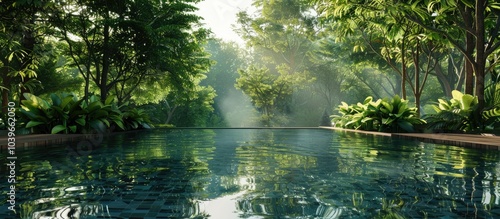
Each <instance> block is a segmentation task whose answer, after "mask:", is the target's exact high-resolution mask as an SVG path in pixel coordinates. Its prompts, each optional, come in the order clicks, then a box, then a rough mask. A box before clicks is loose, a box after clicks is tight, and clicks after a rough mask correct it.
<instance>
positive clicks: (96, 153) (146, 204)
mask: <svg viewBox="0 0 500 219" xmlns="http://www.w3.org/2000/svg"><path fill="white" fill-rule="evenodd" d="M94 143H95V145H94V146H90V144H86V143H85V144H84V143H82V142H80V144H78V143H74V144H70V145H53V146H50V147H38V148H30V149H28V150H26V149H22V148H18V149H17V153H18V156H17V157H18V159H17V165H18V166H17V170H18V171H17V172H16V175H17V179H18V183H17V184H16V187H17V188H18V190H17V191H16V201H17V203H16V204H17V205H18V208H17V212H18V215H17V216H16V217H22V218H224V219H225V218H328V219H329V218H426V217H427V218H500V182H499V181H500V161H499V160H500V159H499V158H500V152H499V151H491V150H490V151H488V150H477V149H469V148H461V147H454V146H446V145H436V144H428V143H420V142H416V141H407V140H394V139H390V138H387V137H374V136H365V135H360V134H354V133H341V132H334V131H331V130H319V129H157V130H151V131H145V132H138V133H133V134H131V133H127V134H118V135H114V136H111V137H108V138H106V139H103V140H101V139H97V140H95V141H94ZM0 159H2V160H4V161H6V155H5V151H2V155H1V157H0ZM7 170H8V169H7V166H6V165H4V166H2V168H1V175H2V179H1V183H0V185H1V189H2V190H1V191H2V192H3V194H4V197H7V195H6V193H7V192H8V189H7V186H8V185H9V184H8V183H7V178H6V175H7ZM2 204H3V206H4V207H3V208H2V209H0V218H8V216H9V215H11V213H10V211H9V210H8V209H7V206H8V203H6V200H3V201H2Z"/></svg>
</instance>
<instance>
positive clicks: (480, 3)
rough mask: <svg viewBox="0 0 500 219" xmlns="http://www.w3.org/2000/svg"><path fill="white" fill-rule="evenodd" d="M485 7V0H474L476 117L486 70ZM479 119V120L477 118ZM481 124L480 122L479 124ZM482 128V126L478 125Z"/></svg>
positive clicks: (480, 102)
mask: <svg viewBox="0 0 500 219" xmlns="http://www.w3.org/2000/svg"><path fill="white" fill-rule="evenodd" d="M485 8H486V1H485V0H476V36H477V38H476V69H475V70H476V71H475V73H476V96H477V100H478V109H477V114H476V116H477V117H476V119H480V116H481V112H482V110H483V108H484V105H485V102H484V76H485V71H486V58H487V54H486V50H485V49H486V48H485V45H484V44H485V39H484V36H485V30H484V19H485V17H484V11H485ZM477 121H479V120H477ZM479 125H480V126H482V124H479ZM480 128H482V127H480Z"/></svg>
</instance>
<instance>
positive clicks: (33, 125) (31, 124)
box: [26, 121, 45, 128]
mask: <svg viewBox="0 0 500 219" xmlns="http://www.w3.org/2000/svg"><path fill="white" fill-rule="evenodd" d="M42 124H45V122H39V121H29V122H28V123H26V128H31V127H35V126H37V125H42Z"/></svg>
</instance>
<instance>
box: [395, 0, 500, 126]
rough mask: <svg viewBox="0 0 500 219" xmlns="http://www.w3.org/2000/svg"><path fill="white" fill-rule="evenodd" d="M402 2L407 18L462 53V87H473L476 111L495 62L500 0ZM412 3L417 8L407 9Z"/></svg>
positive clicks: (482, 103) (499, 44)
mask: <svg viewBox="0 0 500 219" xmlns="http://www.w3.org/2000/svg"><path fill="white" fill-rule="evenodd" d="M403 6H404V7H402V8H404V9H406V11H407V13H406V17H407V19H409V20H411V21H413V22H415V23H417V24H419V25H421V26H422V27H424V28H426V29H428V30H430V31H432V32H434V33H437V34H439V35H440V36H442V37H443V38H444V39H445V40H447V41H448V42H449V43H451V44H452V45H453V46H454V47H455V48H457V49H458V50H459V51H461V52H462V53H463V54H464V56H465V59H466V62H465V70H466V75H467V76H466V90H465V91H466V93H468V94H472V90H474V94H475V95H476V96H477V98H478V102H479V104H478V108H479V110H478V112H477V113H478V114H479V113H480V111H481V110H482V109H483V108H484V104H485V98H484V88H485V77H486V75H487V74H488V73H489V72H490V69H493V68H494V66H495V65H496V64H497V63H498V61H497V58H496V57H495V55H496V51H498V48H499V47H500V37H499V36H500V3H499V2H498V1H494V0H477V1H472V2H471V1H466V0H453V1H415V3H414V4H413V5H411V6H408V5H403ZM415 7H420V10H410V9H412V8H415ZM422 9H424V10H422ZM489 60H494V61H493V62H488V61H489ZM473 76H475V84H474V89H473V88H472V78H473ZM477 116H478V115H477Z"/></svg>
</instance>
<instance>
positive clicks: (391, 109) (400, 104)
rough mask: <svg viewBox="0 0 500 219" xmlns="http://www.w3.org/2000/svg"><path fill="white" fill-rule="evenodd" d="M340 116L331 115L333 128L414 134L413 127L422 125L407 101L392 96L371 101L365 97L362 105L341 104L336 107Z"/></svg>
mask: <svg viewBox="0 0 500 219" xmlns="http://www.w3.org/2000/svg"><path fill="white" fill-rule="evenodd" d="M338 111H339V112H340V114H342V115H341V116H339V115H333V116H332V123H333V124H334V126H335V127H342V128H347V129H360V130H366V131H381V132H415V125H421V124H424V123H425V121H424V120H422V119H420V118H418V114H417V109H416V108H415V107H409V106H408V101H407V100H404V99H401V98H400V97H399V96H397V95H396V96H394V97H393V98H392V99H389V98H384V99H378V100H377V101H375V102H374V101H373V97H371V96H369V97H367V98H366V99H365V100H364V101H363V103H357V104H352V105H348V104H347V103H345V102H342V105H340V106H339V107H338Z"/></svg>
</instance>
